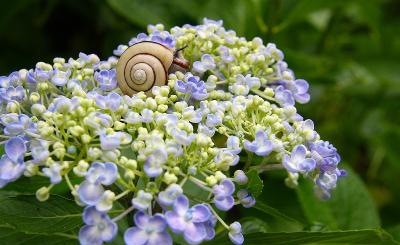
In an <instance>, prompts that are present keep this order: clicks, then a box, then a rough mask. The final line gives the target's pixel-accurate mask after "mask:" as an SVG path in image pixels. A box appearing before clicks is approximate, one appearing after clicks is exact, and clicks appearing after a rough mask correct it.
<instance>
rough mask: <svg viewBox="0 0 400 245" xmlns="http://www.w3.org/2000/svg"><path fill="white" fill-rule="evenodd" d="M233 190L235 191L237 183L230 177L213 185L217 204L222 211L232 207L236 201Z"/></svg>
mask: <svg viewBox="0 0 400 245" xmlns="http://www.w3.org/2000/svg"><path fill="white" fill-rule="evenodd" d="M233 192H235V184H233V182H232V180H230V179H224V180H222V181H221V183H220V184H219V185H215V186H214V187H213V194H214V204H215V206H216V207H217V208H218V209H219V210H222V211H227V210H229V209H231V208H232V207H233V205H234V202H235V200H234V198H233V196H232V194H233Z"/></svg>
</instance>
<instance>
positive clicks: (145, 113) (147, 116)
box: [140, 109, 153, 123]
mask: <svg viewBox="0 0 400 245" xmlns="http://www.w3.org/2000/svg"><path fill="white" fill-rule="evenodd" d="M140 114H141V115H142V116H141V117H140V121H142V122H144V123H150V122H152V121H153V111H152V110H149V109H143V110H142V111H141V113H140Z"/></svg>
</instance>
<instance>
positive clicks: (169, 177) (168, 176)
mask: <svg viewBox="0 0 400 245" xmlns="http://www.w3.org/2000/svg"><path fill="white" fill-rule="evenodd" d="M163 181H164V182H165V183H166V184H167V185H170V184H173V183H176V182H177V181H178V177H176V175H175V174H173V173H171V172H166V173H165V174H164V176H163Z"/></svg>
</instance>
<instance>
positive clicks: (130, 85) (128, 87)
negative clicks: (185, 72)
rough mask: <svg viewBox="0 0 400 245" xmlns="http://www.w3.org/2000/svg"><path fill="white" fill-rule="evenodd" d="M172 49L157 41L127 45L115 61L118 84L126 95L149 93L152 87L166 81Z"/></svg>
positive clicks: (171, 60) (163, 83) (171, 59)
mask: <svg viewBox="0 0 400 245" xmlns="http://www.w3.org/2000/svg"><path fill="white" fill-rule="evenodd" d="M172 62H173V51H172V50H171V49H169V48H167V47H165V46H163V45H161V44H159V43H156V42H151V41H144V42H140V43H136V44H135V45H133V46H131V47H129V48H128V49H127V50H125V52H124V53H123V54H122V55H121V57H120V59H119V60H118V63H117V68H116V70H117V81H118V86H119V87H120V89H121V90H122V92H123V93H124V94H126V95H129V96H132V95H133V94H135V93H138V92H140V91H143V92H146V93H150V91H151V89H152V87H154V86H162V85H165V84H166V83H167V78H168V69H169V67H170V66H171V64H172Z"/></svg>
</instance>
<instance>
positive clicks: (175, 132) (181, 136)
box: [170, 127, 196, 146]
mask: <svg viewBox="0 0 400 245" xmlns="http://www.w3.org/2000/svg"><path fill="white" fill-rule="evenodd" d="M170 134H171V136H172V137H173V138H174V139H175V141H176V142H177V143H179V144H181V145H185V146H188V145H190V144H191V143H192V141H193V140H194V138H195V137H196V136H195V135H194V134H192V133H190V134H189V133H187V132H186V131H185V130H182V129H180V128H177V127H174V128H172V130H171V132H170Z"/></svg>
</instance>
